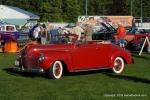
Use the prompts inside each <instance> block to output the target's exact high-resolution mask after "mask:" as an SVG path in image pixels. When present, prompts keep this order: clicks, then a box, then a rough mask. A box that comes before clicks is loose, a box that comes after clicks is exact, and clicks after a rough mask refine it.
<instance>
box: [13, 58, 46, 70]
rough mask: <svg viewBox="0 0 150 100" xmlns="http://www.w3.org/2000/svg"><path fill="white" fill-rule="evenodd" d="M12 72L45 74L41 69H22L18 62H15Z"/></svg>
mask: <svg viewBox="0 0 150 100" xmlns="http://www.w3.org/2000/svg"><path fill="white" fill-rule="evenodd" d="M13 70H14V71H19V72H33V73H45V72H44V69H42V68H24V67H23V65H20V64H19V61H17V60H16V61H15V67H14V68H13Z"/></svg>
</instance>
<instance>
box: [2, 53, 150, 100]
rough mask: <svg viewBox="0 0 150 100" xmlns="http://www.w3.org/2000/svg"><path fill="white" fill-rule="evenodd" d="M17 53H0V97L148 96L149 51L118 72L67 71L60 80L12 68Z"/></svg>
mask: <svg viewBox="0 0 150 100" xmlns="http://www.w3.org/2000/svg"><path fill="white" fill-rule="evenodd" d="M15 56H16V54H6V53H4V54H3V53H0V100H150V54H148V53H142V55H141V56H138V55H137V54H136V53H134V54H133V57H134V60H135V64H132V65H126V67H125V69H124V71H123V73H122V74H120V75H114V74H111V73H109V72H107V71H106V70H100V71H91V72H82V73H81V72H80V73H69V74H66V75H64V76H63V77H62V78H61V79H60V80H52V79H48V78H47V77H46V76H45V75H39V74H29V73H26V74H20V73H14V72H12V71H11V68H12V67H13V66H14V60H15Z"/></svg>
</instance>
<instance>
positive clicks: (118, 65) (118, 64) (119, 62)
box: [112, 57, 124, 74]
mask: <svg viewBox="0 0 150 100" xmlns="http://www.w3.org/2000/svg"><path fill="white" fill-rule="evenodd" d="M123 69H124V60H123V59H122V58H121V57H117V58H116V59H115V60H114V65H113V68H112V71H113V72H114V73H116V74H120V73H121V72H122V71H123Z"/></svg>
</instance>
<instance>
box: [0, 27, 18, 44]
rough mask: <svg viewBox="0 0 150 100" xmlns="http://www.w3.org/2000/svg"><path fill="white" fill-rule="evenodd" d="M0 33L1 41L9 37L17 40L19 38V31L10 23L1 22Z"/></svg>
mask: <svg viewBox="0 0 150 100" xmlns="http://www.w3.org/2000/svg"><path fill="white" fill-rule="evenodd" d="M0 34H1V40H3V41H7V40H9V37H11V38H12V37H13V38H14V40H17V39H18V38H19V32H18V31H17V29H16V26H15V25H12V24H1V25H0Z"/></svg>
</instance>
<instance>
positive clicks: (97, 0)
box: [0, 0, 150, 22]
mask: <svg viewBox="0 0 150 100" xmlns="http://www.w3.org/2000/svg"><path fill="white" fill-rule="evenodd" d="M141 3H142V14H141ZM0 4H2V5H8V6H15V7H19V8H21V9H24V10H27V11H30V12H32V13H34V14H36V15H38V16H40V21H51V22H75V21H76V20H77V17H78V16H79V15H85V12H86V9H85V7H86V0H1V1H0ZM131 5H132V10H131ZM149 9H150V0H87V14H88V15H99V16H103V15H131V14H132V15H133V16H134V17H141V15H142V16H143V17H150V10H149Z"/></svg>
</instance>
